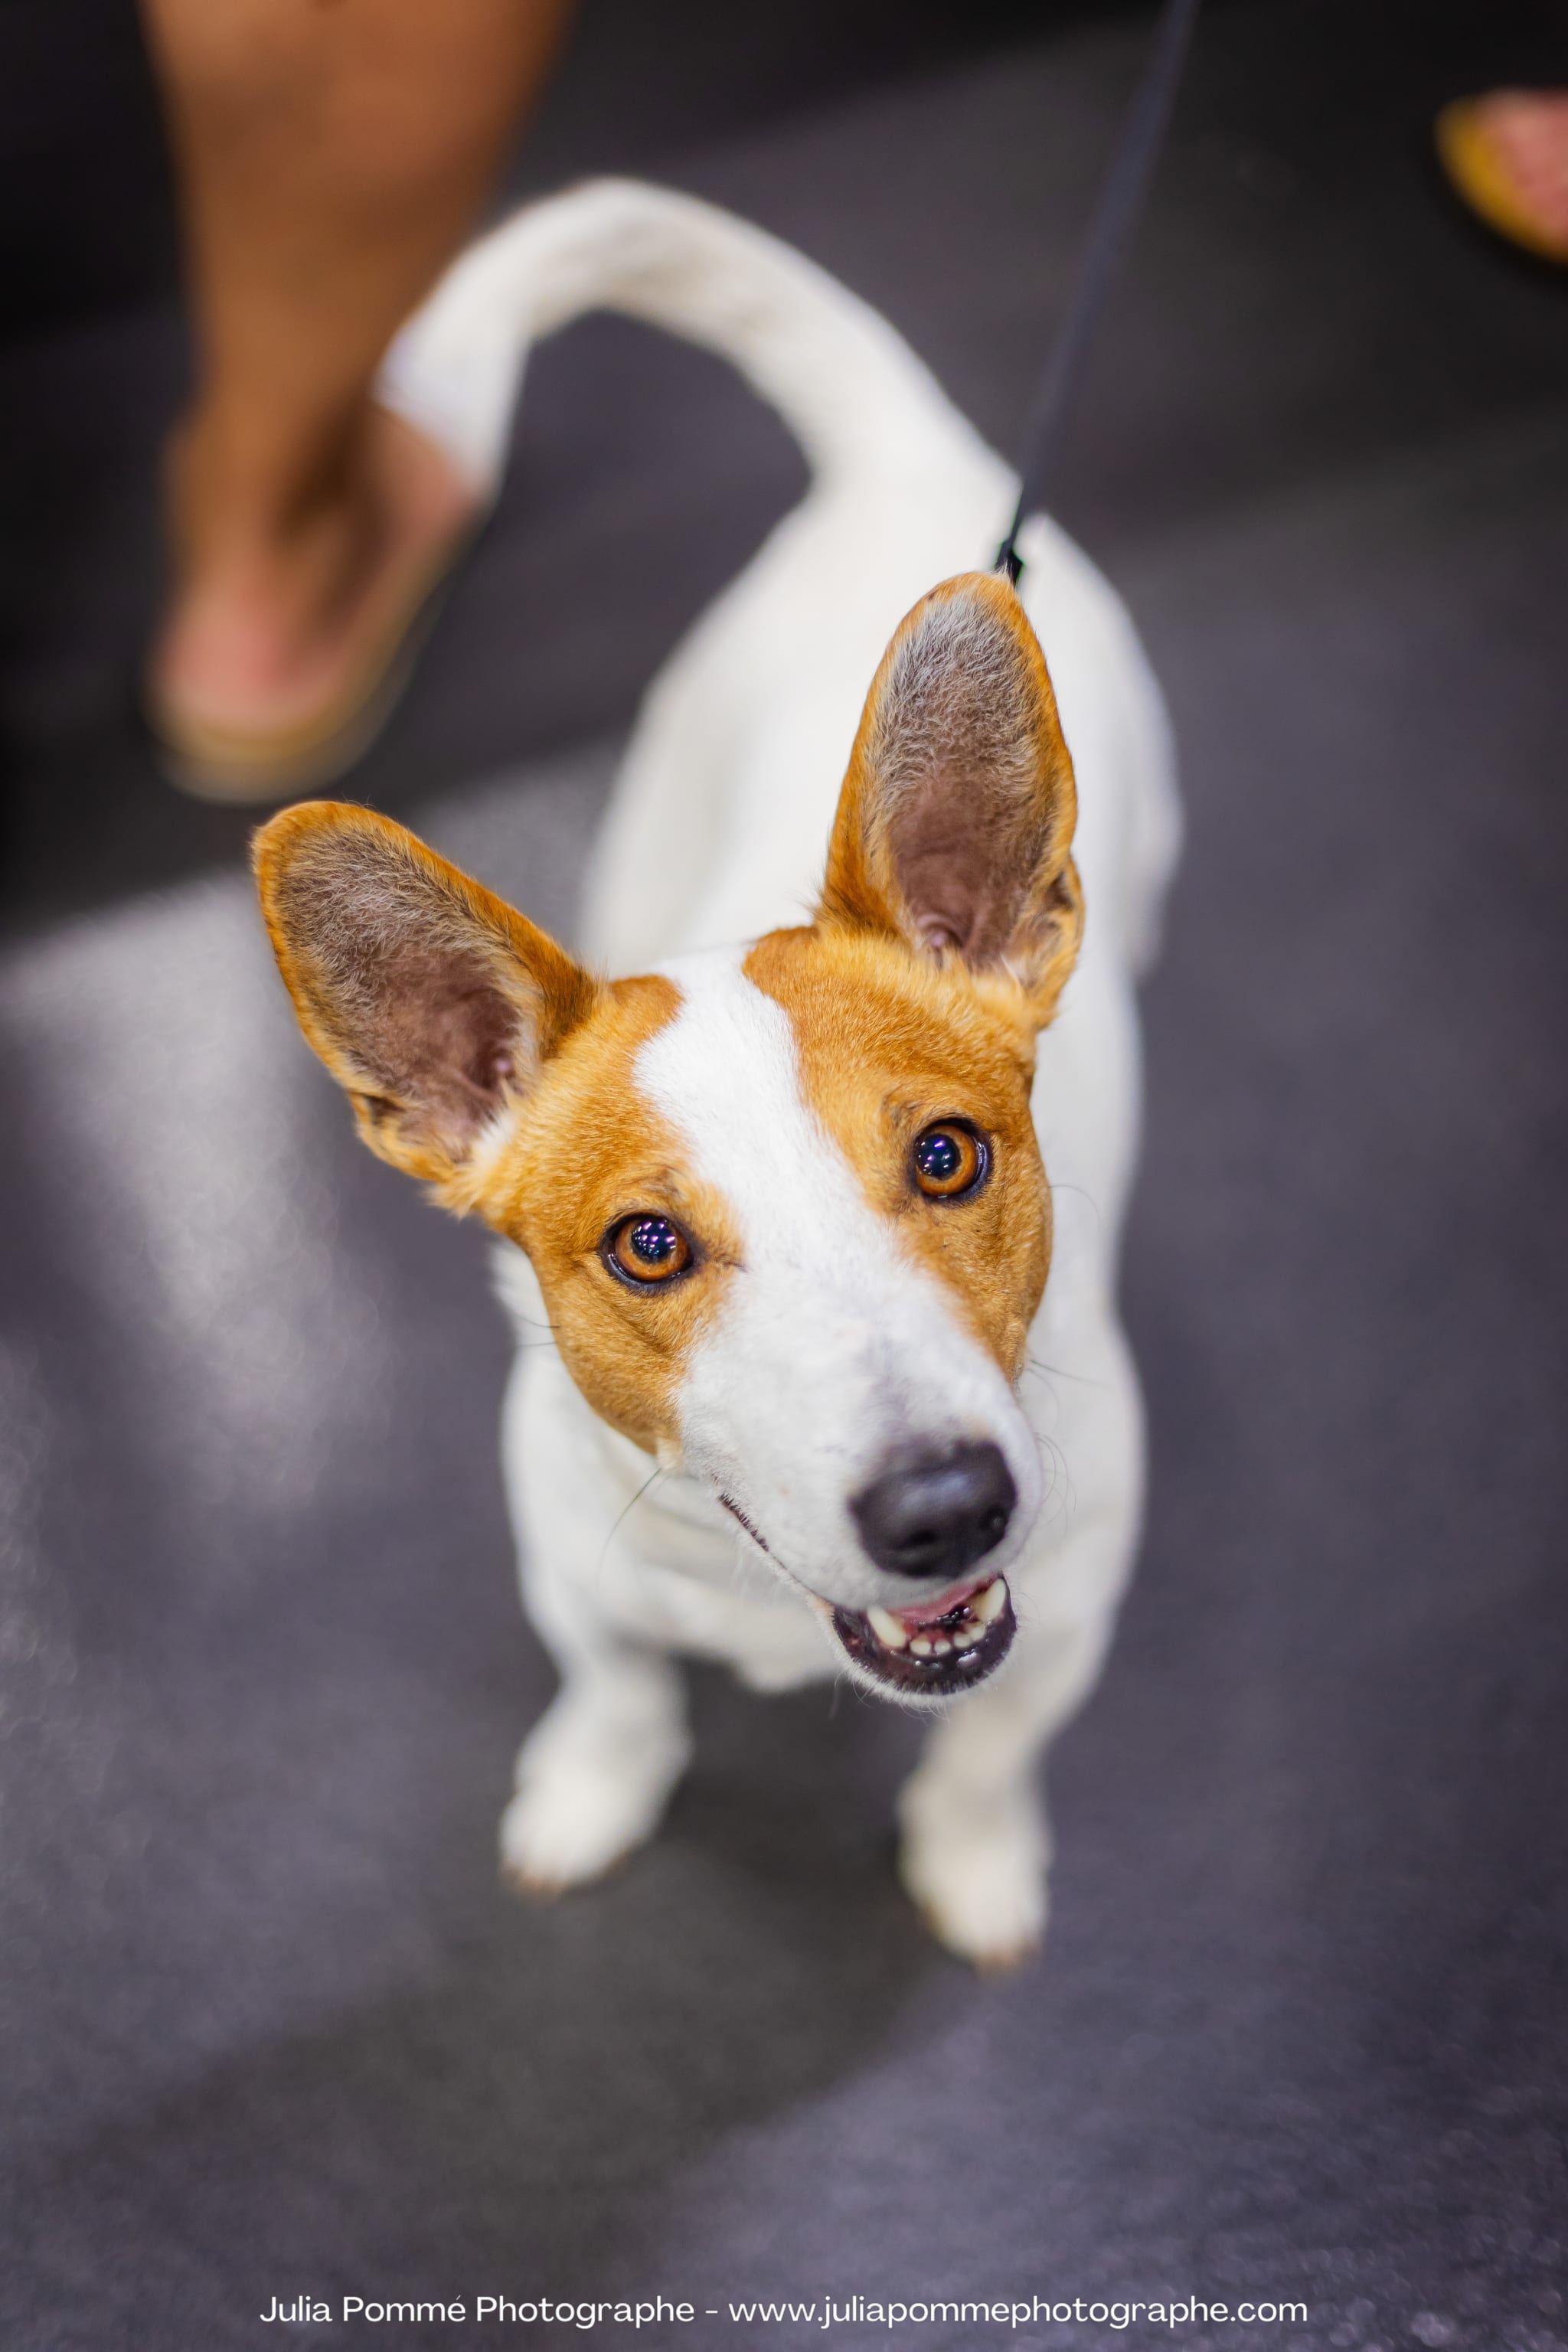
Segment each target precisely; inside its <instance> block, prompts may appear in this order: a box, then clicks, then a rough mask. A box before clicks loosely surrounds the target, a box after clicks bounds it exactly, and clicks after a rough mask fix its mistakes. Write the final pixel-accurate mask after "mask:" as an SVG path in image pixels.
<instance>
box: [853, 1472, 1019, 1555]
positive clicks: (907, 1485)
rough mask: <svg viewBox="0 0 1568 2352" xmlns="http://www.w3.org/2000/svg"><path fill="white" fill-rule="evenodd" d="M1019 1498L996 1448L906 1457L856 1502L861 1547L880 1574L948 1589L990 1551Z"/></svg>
mask: <svg viewBox="0 0 1568 2352" xmlns="http://www.w3.org/2000/svg"><path fill="white" fill-rule="evenodd" d="M1017 1499H1018V1490H1017V1488H1016V1486H1014V1484H1013V1474H1012V1472H1011V1471H1010V1470H1009V1469H1008V1467H1007V1465H1006V1463H1005V1461H1004V1460H1003V1458H1002V1450H1001V1448H1000V1446H996V1445H992V1444H984V1445H960V1446H955V1447H954V1449H953V1451H952V1453H951V1454H911V1455H907V1456H905V1457H904V1458H903V1459H902V1460H900V1461H899V1462H896V1463H895V1464H894V1465H893V1466H892V1468H891V1469H889V1470H885V1471H884V1472H883V1473H882V1475H881V1476H880V1477H879V1478H878V1479H877V1480H875V1481H874V1483H873V1484H872V1485H871V1486H868V1487H867V1488H866V1489H865V1491H864V1492H863V1493H862V1494H859V1495H857V1496H854V1498H853V1499H852V1501H851V1502H850V1505H849V1509H850V1512H851V1514H852V1516H853V1517H854V1520H855V1524H856V1526H857V1527H858V1528H859V1530H860V1540H861V1542H862V1543H863V1544H864V1545H865V1547H866V1549H867V1550H868V1552H869V1553H870V1555H871V1558H872V1559H874V1560H875V1561H876V1563H877V1565H878V1567H879V1568H885V1569H887V1570H889V1571H890V1572H891V1573H892V1574H893V1575H895V1576H923V1577H930V1578H933V1579H938V1580H941V1581H942V1583H944V1584H952V1582H953V1581H954V1580H955V1579H956V1578H958V1577H960V1576H962V1575H963V1571H964V1570H965V1569H966V1568H971V1567H973V1564H974V1562H975V1561H976V1560H977V1559H984V1557H985V1555H986V1553H987V1552H988V1551H993V1550H994V1549H995V1547H996V1546H997V1545H998V1544H999V1543H1000V1542H1001V1540H1002V1538H1003V1537H1004V1536H1005V1534H1006V1532H1007V1522H1008V1520H1009V1519H1010V1518H1011V1517H1012V1516H1013V1506H1014V1504H1015V1503H1016V1501H1017Z"/></svg>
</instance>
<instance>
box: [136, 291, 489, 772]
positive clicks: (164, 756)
mask: <svg viewBox="0 0 1568 2352" xmlns="http://www.w3.org/2000/svg"><path fill="white" fill-rule="evenodd" d="M449 275H450V276H451V277H455V278H461V277H462V276H463V275H464V273H463V269H462V264H461V262H459V263H458V266H457V268H456V269H455V270H454V271H453V272H452V273H450V274H449ZM447 284H448V280H447V279H443V281H442V283H441V285H440V286H439V287H438V288H437V291H436V293H435V294H434V295H433V296H432V297H431V299H430V300H429V301H428V302H427V303H426V306H425V308H424V309H422V310H419V311H417V312H416V314H415V316H414V317H413V318H412V319H411V320H409V321H408V323H407V325H406V326H405V328H404V329H403V330H402V331H401V332H400V333H399V334H398V336H397V337H396V339H395V341H394V342H393V344H392V345H391V347H390V348H389V350H388V352H387V353H386V356H385V358H384V361H383V362H382V366H381V370H380V373H379V374H378V376H377V379H376V383H375V388H374V399H375V401H376V402H377V404H379V405H380V406H382V407H383V408H386V409H390V410H391V411H392V412H393V413H394V415H398V416H401V417H403V418H404V419H405V422H406V423H408V424H410V425H414V426H415V427H416V429H417V430H418V431H419V432H420V433H422V434H423V435H424V436H426V439H427V440H430V441H433V442H434V443H435V444H436V446H437V447H438V448H439V449H440V450H441V451H442V452H443V454H444V455H445V456H446V457H447V459H448V460H449V462H450V463H451V465H452V466H453V467H454V469H455V470H456V471H457V472H458V474H459V475H460V476H461V478H463V479H464V481H466V482H467V483H468V486H469V487H470V488H471V489H472V491H473V493H474V498H475V507H474V511H473V514H472V517H471V519H470V520H469V522H468V525H467V527H466V528H465V529H463V530H459V531H458V534H457V535H456V537H455V538H454V539H453V540H452V541H449V542H448V543H447V546H445V547H444V548H443V549H441V550H440V551H439V552H438V553H437V555H436V556H435V557H434V558H433V559H432V561H431V562H429V563H428V564H426V566H424V567H423V568H422V569H421V570H420V571H419V572H416V573H415V575H414V576H413V577H412V578H411V580H410V582H409V583H408V586H407V590H406V593H405V594H404V595H403V596H402V597H400V598H399V600H398V602H397V604H396V605H395V607H394V608H393V609H392V610H391V611H390V612H389V614H388V615H387V617H386V620H385V623H384V626H383V627H382V628H381V629H380V630H379V632H378V633H377V634H376V635H375V637H374V639H373V640H372V642H371V643H370V644H369V645H368V646H367V647H366V649H365V651H364V652H363V655H362V656H361V658H360V660H359V662H358V663H357V664H356V666H355V667H354V670H353V675H352V676H351V677H350V678H349V679H348V680H347V681H346V682H345V684H344V685H343V686H342V687H341V688H339V690H338V692H337V693H336V694H335V695H333V696H332V697H331V699H330V700H329V701H327V702H325V703H323V704H322V705H321V708H320V709H316V710H314V711H312V712H310V714H309V716H308V717H305V718H303V719H295V720H294V721H293V722H292V723H291V724H290V725H289V726H288V727H287V728H282V729H279V730H271V731H268V732H267V733H265V734H258V733H256V732H255V731H253V730H239V729H233V728H227V727H224V726H222V725H220V724H215V723H214V722H213V721H212V720H210V719H205V718H200V717H197V716H196V715H195V714H194V713H192V712H190V711H188V710H184V709H181V708H180V707H179V706H178V704H177V703H175V702H174V701H173V700H172V699H171V698H169V697H167V696H164V695H161V694H160V693H159V692H158V690H157V688H155V687H153V686H152V685H151V684H149V685H148V686H147V688H145V689H144V698H143V706H142V708H143V715H144V717H145V719H146V722H147V726H148V728H149V730H150V732H151V734H152V738H153V751H154V756H155V758H156V759H157V761H158V764H159V766H160V768H161V769H162V770H163V774H164V775H165V776H166V777H167V778H168V780H169V782H171V783H173V784H176V785H178V787H179V788H180V790H181V791H182V792H186V793H192V794H194V795H195V798H197V799H198V800H205V801H218V802H228V803H236V804H244V803H260V802H266V801H272V800H280V799H284V798H288V797H293V796H297V795H300V794H302V793H312V792H319V791H320V790H321V788H322V787H323V786H325V785H328V784H331V783H332V782H335V781H336V780H337V779H338V778H339V777H340V776H342V775H343V774H344V773H345V772H346V771H347V770H348V769H350V768H352V767H353V764H354V763H355V761H358V760H359V759H361V758H362V757H363V754H364V753H365V752H366V751H368V750H369V748H370V746H371V744H372V742H373V741H374V739H375V737H376V736H377V735H378V734H379V733H380V732H381V730H382V728H383V727H384V725H385V723H386V721H387V719H389V718H390V716H391V714H392V711H393V709H394V707H395V704H396V702H397V700H398V698H399V696H400V695H401V694H402V692H403V690H404V688H405V686H406V685H407V683H408V680H409V677H410V676H411V675H412V673H413V670H414V667H415V664H416V661H417V659H418V657H419V655H420V653H421V652H422V651H423V649H424V646H425V644H426V639H427V638H428V637H429V635H430V633H431V630H432V629H433V628H434V626H435V625H436V621H437V616H438V614H439V612H440V609H441V605H442V603H443V601H444V598H445V594H446V592H447V588H448V586H449V585H450V583H451V579H452V575H453V572H455V571H456V569H457V567H458V564H459V563H460V562H462V560H463V558H464V557H465V556H466V555H467V554H468V551H469V550H470V549H471V547H472V546H473V544H474V541H475V540H476V539H477V538H478V537H479V533H480V531H482V530H483V529H484V526H485V524H486V523H487V522H488V521H489V516H490V513H491V511H492V510H493V509H494V506H495V502H496V499H497V498H498V497H499V495H500V484H501V479H502V477H503V475H504V472H505V467H506V457H507V451H508V446H509V444H510V425H511V415H512V409H513V406H514V404H515V400H516V394H517V386H518V383H519V380H520V377H521V351H520V350H519V347H518V338H517V335H516V332H515V329H514V330H513V331H511V332H510V333H508V332H506V331H505V330H504V329H503V330H502V331H501V332H500V333H499V334H498V335H497V336H496V337H495V338H494V339H493V341H491V340H490V339H489V338H484V339H482V340H483V341H489V349H481V350H480V351H479V352H476V350H475V348H474V345H475V336H474V332H473V320H472V316H471V312H470V313H469V314H468V316H467V317H466V318H465V319H464V320H463V321H462V324H463V326H464V327H465V328H466V330H467V331H466V332H460V333H458V334H457V335H454V334H453V333H452V332H451V331H450V328H449V325H448V323H447V322H448V320H449V317H450V303H449V301H448V300H447V299H443V298H444V297H446V295H447ZM498 325H500V322H499V321H498Z"/></svg>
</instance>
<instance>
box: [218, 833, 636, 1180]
mask: <svg viewBox="0 0 1568 2352" xmlns="http://www.w3.org/2000/svg"><path fill="white" fill-rule="evenodd" d="M253 857H254V863H255V866H256V878H257V885H258V889H259V890H260V893H261V907H262V912H263V913H264V915H265V916H266V918H267V928H268V931H269V933H270V934H271V939H272V945H273V949H274V950H275V952H276V954H277V957H278V963H279V970H280V971H282V974H283V978H284V980H285V981H286V982H287V983H288V988H289V995H290V996H291V997H292V998H293V1000H294V1010H295V1012H296V1013H298V1014H299V1016H300V1027H301V1029H303V1031H304V1033H305V1034H306V1036H307V1038H308V1039H309V1040H310V1044H311V1045H313V1046H314V1047H315V1049H316V1052H317V1053H318V1054H319V1055H321V1059H322V1061H323V1062H324V1063H325V1064H326V1066H327V1067H328V1069H329V1070H330V1071H331V1074H332V1076H333V1077H334V1078H336V1079H337V1081H338V1084H339V1085H340V1086H341V1087H343V1088H344V1089H345V1091H346V1092H347V1094H348V1097H349V1099H350V1101H351V1102H352V1103H353V1109H354V1117H355V1118H356V1119H357V1120H358V1122H359V1127H360V1132H361V1134H362V1135H363V1138H364V1139H365V1141H366V1142H367V1143H368V1144H369V1146H370V1148H371V1150H373V1151H374V1152H376V1153H378V1154H379V1156H380V1157H381V1158H382V1159H383V1160H391V1162H392V1164H393V1166H394V1167H395V1168H402V1169H404V1170H405V1171H407V1173H408V1174H409V1175H411V1176H418V1177H422V1178H424V1179H425V1180H426V1181H427V1182H429V1183H433V1184H436V1185H437V1186H439V1187H441V1188H442V1191H443V1192H444V1194H445V1196H446V1197H447V1201H448V1202H449V1204H450V1205H452V1206H454V1207H460V1206H465V1205H467V1203H466V1202H465V1201H464V1199H463V1192H464V1187H463V1183H462V1181H461V1180H462V1177H463V1174H464V1171H465V1169H466V1168H467V1166H468V1161H469V1159H470V1157H471V1154H472V1152H473V1149H474V1146H475V1144H476V1142H477V1141H478V1139H479V1137H480V1135H481V1134H482V1133H483V1132H484V1129H486V1127H487V1126H489V1123H490V1121H491V1120H492V1119H493V1118H495V1117H496V1115H497V1113H498V1112H499V1111H501V1110H503V1109H504V1108H506V1106H507V1105H508V1103H509V1102H510V1101H511V1100H513V1099H515V1098H516V1097H518V1096H520V1095H521V1094H524V1093H526V1091H527V1089H528V1087H529V1085H530V1082H531V1078H532V1076H533V1075H534V1074H535V1072H536V1071H537V1070H538V1068H539V1066H540V1065H541V1064H542V1062H544V1061H545V1060H546V1059H547V1058H548V1056H549V1055H551V1054H552V1052H553V1051H554V1050H555V1048H556V1046H557V1045H560V1043H561V1041H562V1039H563V1037H564V1036H566V1034H568V1033H569V1032H570V1031H571V1030H573V1029H574V1028H575V1027H576V1026H577V1024H579V1023H580V1022H581V1021H582V1020H584V1018H585V1016H586V1015H587V1014H588V1013H590V1012H591V1011H592V1009H593V1006H594V1003H595V998H596V996H597V994H598V985H597V983H596V982H595V981H594V980H593V979H592V978H591V977H590V975H589V974H588V973H587V972H585V971H583V970H582V969H581V967H580V966H579V965H577V964H575V963H574V962H573V961H572V959H571V957H570V956H569V955H567V954H566V953H565V951H564V950H563V949H561V948H558V947H557V946H556V944H555V942H554V940H552V939H549V938H547V937H546V935H545V934H544V932H542V931H541V930H536V929H535V928H534V926H533V925H532V924H531V923H530V922H528V921H526V920H525V919H524V918H523V917H522V916H521V915H519V914H516V913H514V911H513V910H512V908H510V907H508V906H506V905H505V904H504V903H503V901H502V900H500V898H492V897H491V895H490V893H489V891H488V890H485V889H481V888H480V887H479V884H478V883H477V882H471V881H469V879H468V877H467V875H465V874H459V873H458V869H457V868H456V866H448V865H447V862H446V860H445V858H441V857H437V856H436V855H435V853H434V852H433V851H432V850H428V849H426V846H425V845H424V843H423V842H421V841H416V839H415V836H414V835H413V834H411V833H409V832H407V831H405V828H404V827H403V826H402V825H400V824H393V823H392V821H391V819H390V818H388V817H384V816H377V815H375V814H374V812H373V811H371V810H370V809H366V808H360V807H357V806H355V805H353V803H342V802H334V801H303V802H300V803H299V804H298V805H297V806H296V807H294V808H289V809H284V810H283V811H282V812H281V813H280V814H279V815H277V816H275V817H274V818H273V819H272V821H271V823H270V824H265V825H263V826H262V828H261V830H260V832H259V833H258V835H257V836H256V841H255V845H254V851H253Z"/></svg>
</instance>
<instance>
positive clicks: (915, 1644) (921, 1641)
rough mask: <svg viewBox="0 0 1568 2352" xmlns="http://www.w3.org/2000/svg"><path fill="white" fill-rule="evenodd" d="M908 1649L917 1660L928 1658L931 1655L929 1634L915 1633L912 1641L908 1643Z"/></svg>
mask: <svg viewBox="0 0 1568 2352" xmlns="http://www.w3.org/2000/svg"><path fill="white" fill-rule="evenodd" d="M910 1649H911V1650H912V1651H913V1652H914V1654H915V1655H916V1657H917V1658H929V1657H930V1655H931V1636H930V1634H929V1633H917V1634H916V1635H915V1638H914V1640H913V1641H912V1642H911V1643H910Z"/></svg>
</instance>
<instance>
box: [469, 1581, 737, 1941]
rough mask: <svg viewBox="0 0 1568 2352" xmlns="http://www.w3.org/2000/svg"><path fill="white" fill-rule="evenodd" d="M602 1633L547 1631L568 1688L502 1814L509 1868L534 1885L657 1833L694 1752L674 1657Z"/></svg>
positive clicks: (523, 1758)
mask: <svg viewBox="0 0 1568 2352" xmlns="http://www.w3.org/2000/svg"><path fill="white" fill-rule="evenodd" d="M541 1630H542V1631H544V1629H543V1628H542V1629H541ZM593 1632H594V1629H591V1628H589V1627H585V1626H584V1625H582V1624H579V1625H578V1626H576V1627H574V1639H573V1640H572V1643H571V1644H570V1647H569V1648H567V1647H564V1646H558V1645H557V1644H556V1643H554V1642H553V1641H551V1637H550V1634H549V1633H548V1632H546V1633H545V1638H546V1640H547V1641H549V1642H550V1646H551V1648H552V1651H553V1652H554V1654H555V1663H556V1664H557V1666H558V1667H559V1668H560V1671H561V1676H562V1686H561V1689H560V1690H559V1691H558V1692H557V1694H556V1696H555V1697H554V1699H553V1700H552V1703H551V1705H550V1706H549V1707H548V1708H547V1709H546V1710H545V1713H544V1714H543V1716H542V1717H541V1719H540V1721H539V1722H538V1723H537V1724H536V1725H535V1726H534V1727H533V1729H532V1730H531V1732H530V1734H529V1736H528V1738H526V1739H525V1740H524V1741H523V1743H522V1746H521V1748H520V1750H519V1751H518V1759H517V1773H516V1780H517V1794H516V1795H515V1796H514V1797H513V1799H512V1801H511V1802H510V1805H508V1807H507V1809H506V1811H505V1812H504V1813H503V1814H502V1816H501V1825H500V1852H501V1867H502V1869H503V1870H504V1871H505V1873H506V1874H507V1876H508V1877H509V1878H510V1879H511V1880H512V1881H513V1882H514V1883H515V1884H516V1885H519V1886H521V1887H524V1888H525V1889H526V1890H527V1891H528V1892H529V1893H530V1894H531V1895H558V1894H560V1893H562V1892H563V1890H564V1889H565V1888H566V1887H568V1886H581V1885H585V1884H586V1883H587V1882H588V1881H589V1880H590V1879H595V1878H600V1877H602V1876H603V1875H604V1874H605V1871H607V1870H610V1869H612V1868H613V1867H614V1865H615V1864H616V1863H617V1862H619V1861H620V1860H621V1859H622V1858H623V1856H624V1855H626V1854H628V1853H631V1852H632V1851H633V1850H634V1848H636V1847H637V1846H639V1845H641V1844H642V1843H644V1842H645V1841H646V1840H647V1838H649V1837H651V1836H652V1834H653V1832H654V1831H655V1830H656V1829H657V1828H658V1822H659V1817H660V1815H661V1814H662V1813H663V1811H664V1808H665V1806H666V1804H667V1803H668V1799H669V1795H670V1791H671V1790H673V1788H674V1787H675V1784H676V1782H677V1781H678V1780H679V1778H680V1775H681V1773H682V1772H683V1771H684V1770H685V1769H686V1764H687V1761H688V1759H689V1755H690V1752H691V1741H690V1735H689V1732H688V1730H687V1727H686V1697H685V1692H684V1689H683V1687H682V1685H681V1679H680V1672H679V1667H678V1666H677V1665H676V1664H675V1661H674V1660H673V1658H670V1657H668V1656H666V1655H665V1654H662V1653H661V1652H659V1651H657V1650H651V1649H644V1648H641V1647H638V1646H635V1645H633V1644H631V1643H627V1642H626V1641H624V1640H622V1639H621V1638H620V1637H619V1636H618V1635H615V1634H612V1633H609V1632H608V1630H607V1629H605V1630H601V1631H599V1632H598V1633H597V1638H593ZM585 1637H586V1638H585Z"/></svg>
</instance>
